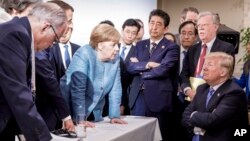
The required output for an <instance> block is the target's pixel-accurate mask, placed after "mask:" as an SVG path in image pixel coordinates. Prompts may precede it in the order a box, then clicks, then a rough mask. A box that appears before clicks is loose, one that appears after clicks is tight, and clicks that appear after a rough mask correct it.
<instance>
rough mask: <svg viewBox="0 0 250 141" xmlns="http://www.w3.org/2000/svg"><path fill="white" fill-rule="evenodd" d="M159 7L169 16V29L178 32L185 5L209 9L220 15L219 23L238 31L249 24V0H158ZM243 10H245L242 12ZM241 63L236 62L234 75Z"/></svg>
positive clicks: (239, 54)
mask: <svg viewBox="0 0 250 141" xmlns="http://www.w3.org/2000/svg"><path fill="white" fill-rule="evenodd" d="M157 6H158V8H159V9H163V10H164V11H166V12H167V13H168V14H169V15H170V18H171V21H170V26H169V31H170V32H173V33H177V32H178V26H179V24H180V13H181V11H182V10H183V8H185V7H189V6H192V7H196V8H197V9H198V10H199V11H200V12H202V11H211V12H214V13H218V14H219V15H220V19H221V24H225V25H226V26H228V27H230V28H232V29H234V30H237V31H240V29H241V28H243V27H246V26H247V25H249V24H250V20H249V19H250V14H248V13H249V12H248V11H250V0H209V1H207V0H158V1H157ZM244 11H245V12H244ZM242 54H243V49H242V48H241V49H240V51H239V53H238V54H237V55H236V61H237V60H238V59H239V58H240V57H241V56H242ZM241 68H242V63H239V64H236V67H235V75H236V76H238V75H239V74H240V73H241Z"/></svg>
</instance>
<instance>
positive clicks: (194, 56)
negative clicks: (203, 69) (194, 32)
mask: <svg viewBox="0 0 250 141" xmlns="http://www.w3.org/2000/svg"><path fill="white" fill-rule="evenodd" d="M201 44H202V43H201V42H200V43H198V44H195V45H194V46H193V47H192V48H190V49H189V50H188V52H187V55H186V57H185V58H184V60H183V68H182V72H181V74H180V81H181V88H182V89H183V90H184V89H185V88H186V87H191V86H190V82H189V77H191V76H192V77H193V76H194V73H195V69H196V66H197V64H198V61H199V57H200V52H201ZM216 51H221V52H225V53H228V54H230V55H232V56H233V57H234V47H233V45H232V44H230V43H227V42H224V41H221V40H219V39H217V38H216V39H215V41H214V44H213V46H212V48H211V52H216Z"/></svg>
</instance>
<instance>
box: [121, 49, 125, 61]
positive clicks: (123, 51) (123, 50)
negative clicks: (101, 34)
mask: <svg viewBox="0 0 250 141" xmlns="http://www.w3.org/2000/svg"><path fill="white" fill-rule="evenodd" d="M125 50H126V47H125V46H123V47H122V51H121V55H120V56H121V58H122V59H123V60H124V59H125Z"/></svg>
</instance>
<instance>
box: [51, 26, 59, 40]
mask: <svg viewBox="0 0 250 141" xmlns="http://www.w3.org/2000/svg"><path fill="white" fill-rule="evenodd" d="M50 26H51V28H52V30H53V32H54V34H55V36H56V40H55V43H58V42H59V36H58V35H57V34H56V31H55V28H54V27H53V25H50Z"/></svg>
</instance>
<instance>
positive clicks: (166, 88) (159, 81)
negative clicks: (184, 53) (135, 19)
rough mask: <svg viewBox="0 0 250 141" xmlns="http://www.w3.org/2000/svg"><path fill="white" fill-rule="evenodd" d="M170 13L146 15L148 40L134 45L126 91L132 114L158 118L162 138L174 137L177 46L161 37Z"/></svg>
mask: <svg viewBox="0 0 250 141" xmlns="http://www.w3.org/2000/svg"><path fill="white" fill-rule="evenodd" d="M169 22H170V17H169V15H168V14H167V13H166V12H164V11H163V10H160V9H156V10H153V11H152V12H151V13H150V16H149V34H150V39H146V40H142V41H140V42H138V43H137V44H136V47H135V50H134V53H133V54H132V57H131V58H130V62H129V64H128V71H129V72H130V73H131V74H133V75H134V79H133V81H132V84H131V90H130V93H129V106H130V108H131V110H132V111H131V112H132V115H141V116H148V117H156V118H158V121H159V125H160V129H161V134H162V138H163V140H169V141H171V140H175V139H174V129H175V128H174V121H173V104H174V99H175V98H177V96H176V93H177V88H178V85H177V81H176V78H177V77H178V59H179V53H180V52H179V49H180V48H179V46H178V45H177V44H175V43H173V42H172V41H169V40H167V39H166V38H164V33H166V32H167V29H168V25H169Z"/></svg>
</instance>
